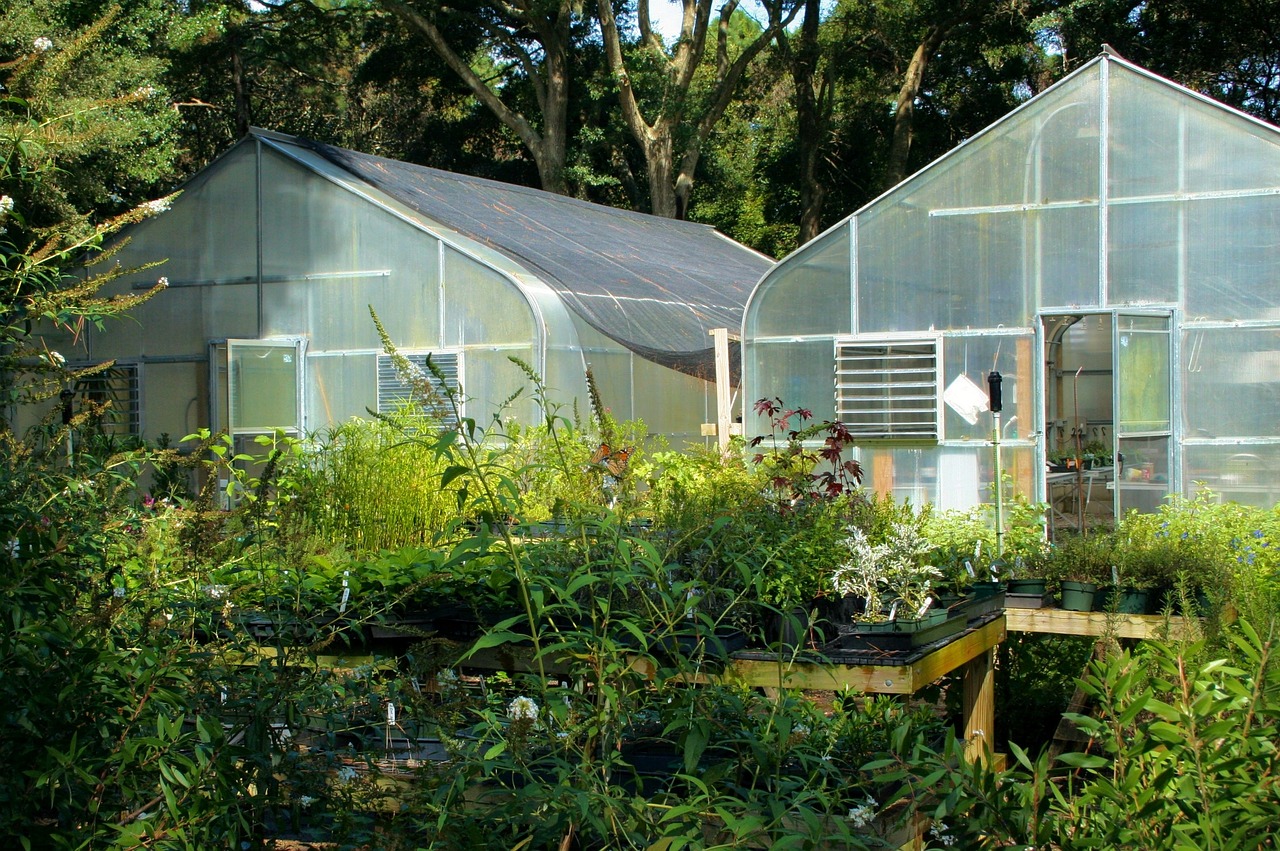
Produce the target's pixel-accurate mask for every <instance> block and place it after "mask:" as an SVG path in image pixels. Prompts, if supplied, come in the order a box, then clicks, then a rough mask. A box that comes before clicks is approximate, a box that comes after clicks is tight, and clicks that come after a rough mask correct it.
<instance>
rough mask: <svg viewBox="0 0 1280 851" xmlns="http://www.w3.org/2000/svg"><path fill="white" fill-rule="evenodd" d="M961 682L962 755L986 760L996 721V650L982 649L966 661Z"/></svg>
mask: <svg viewBox="0 0 1280 851" xmlns="http://www.w3.org/2000/svg"><path fill="white" fill-rule="evenodd" d="M961 677H962V679H963V682H964V706H963V710H962V711H963V714H964V738H965V742H967V745H966V746H965V756H966V757H967V758H968V759H970V760H975V759H976V760H981V761H982V762H984V763H985V762H986V761H987V760H988V759H989V758H990V756H991V751H992V747H993V745H992V742H993V741H994V738H995V736H994V733H995V722H996V677H995V649H994V648H993V649H991V650H985V651H983V652H982V653H979V654H978V655H977V656H974V657H973V658H972V659H970V660H969V661H968V662H966V663H965V665H964V668H963V670H962V673H961Z"/></svg>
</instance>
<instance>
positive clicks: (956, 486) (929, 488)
mask: <svg viewBox="0 0 1280 851" xmlns="http://www.w3.org/2000/svg"><path fill="white" fill-rule="evenodd" d="M856 454H857V457H858V460H859V463H860V464H861V465H862V468H863V478H862V485H863V487H864V488H866V489H867V490H870V491H873V492H875V493H877V494H882V495H890V494H891V495H892V496H893V497H894V498H895V499H896V500H898V501H902V500H907V501H909V502H911V503H912V504H913V505H916V506H920V505H924V504H926V503H932V504H933V506H934V507H935V508H936V509H937V510H939V511H950V510H963V509H967V508H972V507H973V506H975V505H981V504H984V503H990V502H992V500H993V497H994V492H993V491H992V487H991V486H992V482H994V481H995V453H994V451H993V450H992V449H991V447H990V446H985V447H980V446H974V447H952V446H947V447H903V448H896V447H895V448H890V447H887V446H876V447H860V448H858V449H857V450H856ZM1034 463H1035V456H1034V453H1033V452H1032V450H1031V448H1030V447H1026V446H1006V447H1002V448H1001V458H1000V466H1001V469H1002V471H1003V472H1004V475H1005V478H1006V479H1007V480H1008V481H1010V482H1011V483H1012V485H1011V486H1009V487H1008V488H1007V489H1006V492H1005V496H1006V497H1012V496H1015V495H1023V496H1029V495H1030V488H1031V487H1032V478H1031V475H1030V473H1031V470H1032V468H1033V467H1034Z"/></svg>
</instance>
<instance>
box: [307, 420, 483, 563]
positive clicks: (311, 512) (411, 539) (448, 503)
mask: <svg viewBox="0 0 1280 851" xmlns="http://www.w3.org/2000/svg"><path fill="white" fill-rule="evenodd" d="M428 427H431V423H430V422H429V421H423V420H422V418H421V417H420V416H417V417H415V416H414V415H413V414H411V413H408V412H405V413H399V414H396V415H393V416H391V417H389V418H387V419H385V420H382V419H379V420H362V419H353V420H350V421H349V422H346V423H343V424H342V425H339V426H337V427H335V428H333V429H330V430H329V431H328V432H326V433H324V434H323V435H321V436H318V437H317V438H316V439H315V442H314V443H313V445H312V448H311V451H310V453H309V454H310V469H309V471H308V473H307V474H306V476H307V479H308V481H307V487H306V488H305V497H304V499H303V502H304V508H303V511H304V514H305V515H306V517H307V519H308V520H309V521H310V523H311V524H312V528H313V530H314V531H315V533H316V534H318V535H319V536H321V537H323V538H325V539H327V540H329V541H332V542H334V543H337V544H342V545H344V546H345V547H346V548H347V549H348V550H349V551H350V552H351V553H352V554H369V553H376V552H378V551H380V550H384V549H399V548H401V547H406V546H423V545H428V544H431V543H434V542H437V541H439V540H440V539H441V538H442V536H443V535H445V533H447V532H448V530H449V529H451V528H453V527H454V526H456V521H457V520H459V519H465V518H462V517H461V516H460V513H459V499H458V488H459V486H458V485H446V486H443V487H442V486H441V476H442V474H443V473H444V470H445V467H446V463H445V462H444V461H443V460H442V459H441V458H440V457H439V456H438V455H437V454H436V453H435V452H434V451H433V450H432V448H431V447H430V446H428V445H424V444H422V443H420V442H416V441H411V440H407V439H406V437H405V435H406V432H410V433H411V432H412V431H413V430H414V429H418V428H428Z"/></svg>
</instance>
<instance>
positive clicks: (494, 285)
mask: <svg viewBox="0 0 1280 851" xmlns="http://www.w3.org/2000/svg"><path fill="white" fill-rule="evenodd" d="M444 304H445V315H444V340H443V341H442V342H443V343H444V345H445V346H446V347H459V346H470V345H475V344H481V343H484V344H488V345H501V344H504V343H530V342H532V341H535V340H539V337H540V335H539V334H538V333H537V328H536V326H535V325H534V318H533V315H532V313H531V312H530V308H529V302H528V301H526V300H525V299H524V297H523V296H522V295H521V294H520V292H519V291H518V290H517V289H516V286H515V284H513V283H512V282H511V281H510V280H508V279H507V278H505V277H504V276H502V275H501V274H499V273H498V272H496V271H494V270H492V269H490V268H488V267H486V266H482V265H480V264H479V263H477V262H476V261H475V260H472V259H471V258H469V257H467V256H465V255H463V254H460V253H459V252H457V251H454V250H453V249H452V248H448V247H446V248H445V250H444ZM387 330H388V331H390V330H391V326H390V325H388V327H387Z"/></svg>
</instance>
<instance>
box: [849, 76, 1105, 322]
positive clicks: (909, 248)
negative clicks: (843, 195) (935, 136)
mask: <svg viewBox="0 0 1280 851" xmlns="http://www.w3.org/2000/svg"><path fill="white" fill-rule="evenodd" d="M1097 83H1098V78H1097V72H1096V70H1095V71H1093V72H1090V73H1086V74H1084V75H1082V76H1080V77H1077V78H1074V79H1073V80H1071V81H1070V82H1068V83H1067V85H1065V86H1064V87H1062V88H1059V89H1056V90H1055V91H1054V92H1052V93H1050V94H1048V95H1046V96H1045V97H1044V98H1043V99H1042V100H1039V101H1035V102H1032V103H1030V104H1028V105H1027V106H1026V107H1024V108H1023V109H1021V110H1020V111H1019V112H1018V113H1017V114H1016V115H1014V116H1012V117H1010V118H1008V119H1006V120H1004V121H1002V122H1000V123H998V124H997V125H995V126H993V127H991V128H988V129H987V130H986V131H984V132H983V133H982V134H980V135H979V136H977V137H975V138H974V139H973V140H971V141H970V142H969V143H967V144H966V145H965V146H964V147H963V148H961V149H959V150H957V151H955V152H953V153H952V154H950V155H948V156H947V157H946V158H945V159H944V160H941V161H940V162H938V163H936V164H935V165H933V166H931V167H930V168H929V169H928V170H926V171H924V172H922V173H921V174H920V175H918V176H916V177H915V178H913V179H912V180H911V181H909V182H908V183H906V184H904V185H903V186H902V187H901V188H900V189H898V190H897V191H895V192H893V193H892V194H890V195H888V196H886V197H885V198H883V199H881V200H880V201H878V202H877V203H876V204H875V205H874V206H872V207H870V208H869V209H867V210H865V211H863V212H862V213H860V214H859V215H858V241H857V244H858V283H857V288H858V330H859V331H860V332H863V333H866V332H872V331H905V330H913V329H920V328H929V327H934V328H937V329H939V330H941V329H947V328H974V327H976V328H993V327H996V326H998V325H1029V324H1030V322H1031V318H1032V317H1033V316H1034V315H1035V313H1036V311H1037V310H1038V308H1039V306H1040V305H1042V304H1046V303H1048V304H1073V305H1075V304H1079V305H1087V304H1092V303H1096V301H1097V292H1098V245H1097V233H1098V225H1097V221H1096V217H1097V210H1098V207H1097V202H1098V193H1099V180H1098V168H1099V156H1098V133H1099V130H1098V128H1099V122H1098V106H1097V101H1096V97H1097V87H1098V86H1097Z"/></svg>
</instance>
